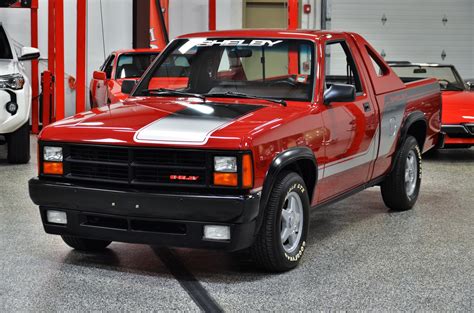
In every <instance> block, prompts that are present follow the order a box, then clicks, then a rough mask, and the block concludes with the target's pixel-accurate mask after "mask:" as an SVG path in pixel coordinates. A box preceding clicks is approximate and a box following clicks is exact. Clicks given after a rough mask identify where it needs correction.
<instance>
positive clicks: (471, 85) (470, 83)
mask: <svg viewBox="0 0 474 313" xmlns="http://www.w3.org/2000/svg"><path fill="white" fill-rule="evenodd" d="M464 82H465V83H466V85H467V88H468V89H469V91H474V78H468V79H465V80H464Z"/></svg>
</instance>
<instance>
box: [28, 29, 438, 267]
mask: <svg viewBox="0 0 474 313" xmlns="http://www.w3.org/2000/svg"><path fill="white" fill-rule="evenodd" d="M328 55H330V58H328V57H327V56H328ZM379 73H381V74H379ZM132 89H133V90H134V91H133V93H132V94H131V95H130V97H129V98H127V99H125V100H124V101H122V102H119V103H115V104H112V105H110V106H106V107H101V108H97V109H93V110H92V111H90V112H86V113H82V114H77V115H75V116H73V117H70V118H67V119H65V120H62V121H59V122H57V123H55V124H53V125H50V126H48V127H46V128H45V129H43V131H42V132H41V134H40V136H39V151H40V153H39V175H38V176H39V177H37V178H33V179H31V180H30V182H29V191H30V196H31V198H32V199H33V201H34V203H36V204H37V205H39V209H40V212H41V217H42V221H43V226H44V228H45V230H46V232H47V233H50V234H56V235H61V236H62V238H63V240H64V241H65V242H66V243H67V244H68V245H70V246H71V247H74V248H76V249H79V250H98V249H104V248H105V247H107V246H108V245H109V244H110V242H111V241H122V242H134V243H145V244H154V245H161V246H168V247H194V248H208V249H224V250H227V251H237V250H242V249H246V248H250V251H251V253H252V255H253V258H254V260H255V261H256V263H257V264H258V265H260V266H262V267H263V268H265V269H267V270H271V271H285V270H289V269H291V268H293V267H295V266H296V265H297V264H298V262H299V261H300V260H301V257H302V255H303V254H304V252H305V249H307V247H308V245H307V240H308V239H309V238H308V227H309V214H310V211H311V210H312V209H314V208H317V207H321V206H324V205H328V204H331V203H333V202H334V201H338V200H340V199H342V198H344V197H347V196H350V195H352V194H354V193H356V192H358V191H361V190H363V189H365V188H368V187H371V186H375V185H380V186H381V191H382V196H383V199H384V201H385V203H386V205H387V206H388V207H389V208H391V209H393V210H396V211H403V210H408V209H411V208H412V207H413V206H414V205H415V202H416V201H417V198H418V194H419V191H420V182H421V174H422V171H421V153H422V152H424V151H427V150H429V149H432V148H433V147H434V146H435V145H436V144H437V143H438V142H440V126H441V125H440V118H441V116H440V114H441V111H440V107H441V94H440V87H439V84H438V82H437V80H435V79H425V80H419V81H416V82H412V83H408V84H406V85H405V84H404V83H403V82H402V81H401V80H400V79H399V78H398V76H397V75H396V74H395V73H394V72H393V71H392V70H391V68H390V67H389V66H388V65H387V64H386V63H385V62H384V60H383V58H382V57H381V56H380V55H379V54H378V53H377V52H376V51H375V50H374V49H373V48H372V47H371V46H370V45H369V44H368V43H367V42H366V41H365V40H364V39H363V38H362V37H361V36H359V35H357V34H354V33H344V32H327V31H307V30H304V31H303V30H301V31H287V30H285V31H277V30H240V31H220V32H209V33H198V34H191V35H187V36H182V37H179V38H178V39H176V40H174V41H173V42H172V43H171V44H170V45H169V46H168V47H167V48H166V49H165V51H164V52H163V53H162V55H161V56H160V57H159V58H158V59H156V60H155V62H154V63H153V64H152V65H151V67H150V68H149V70H148V71H147V73H146V74H145V75H144V76H143V77H142V78H141V79H140V81H139V82H138V85H136V82H135V81H127V80H125V81H124V82H123V84H122V92H123V93H129V92H130V91H131V90H132ZM441 142H442V140H441Z"/></svg>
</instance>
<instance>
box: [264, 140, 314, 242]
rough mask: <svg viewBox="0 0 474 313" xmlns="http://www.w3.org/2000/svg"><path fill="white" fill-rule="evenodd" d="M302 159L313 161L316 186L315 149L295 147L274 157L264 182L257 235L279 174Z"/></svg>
mask: <svg viewBox="0 0 474 313" xmlns="http://www.w3.org/2000/svg"><path fill="white" fill-rule="evenodd" d="M300 160H309V161H311V162H312V163H313V165H314V168H315V173H314V175H315V182H314V186H315V187H316V184H317V182H318V163H317V160H316V157H315V156H314V153H313V151H312V150H311V149H310V148H308V147H293V148H289V149H287V150H285V151H283V152H280V153H279V154H277V155H276V156H275V158H274V159H273V161H272V163H271V164H270V167H269V168H268V171H267V175H266V176H265V181H264V183H263V188H262V197H261V199H260V210H259V214H258V217H257V228H256V233H255V235H257V234H258V232H259V231H260V227H261V225H262V222H263V216H264V214H263V213H264V211H265V208H266V206H267V203H268V200H269V198H270V193H271V191H272V189H273V186H274V185H275V182H276V180H277V177H278V175H279V174H280V172H281V171H282V170H283V169H284V168H285V167H287V166H288V165H291V164H293V163H295V162H297V161H300ZM313 196H314V195H313ZM311 200H312V199H310V203H311Z"/></svg>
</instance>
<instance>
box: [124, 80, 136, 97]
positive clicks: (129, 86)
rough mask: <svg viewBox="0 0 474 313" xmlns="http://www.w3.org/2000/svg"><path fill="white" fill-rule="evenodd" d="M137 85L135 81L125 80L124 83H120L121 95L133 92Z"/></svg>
mask: <svg viewBox="0 0 474 313" xmlns="http://www.w3.org/2000/svg"><path fill="white" fill-rule="evenodd" d="M136 84H137V81H136V80H133V79H125V80H124V81H122V90H121V92H122V93H123V94H126V95H128V94H130V93H131V92H132V90H133V88H135V85H136Z"/></svg>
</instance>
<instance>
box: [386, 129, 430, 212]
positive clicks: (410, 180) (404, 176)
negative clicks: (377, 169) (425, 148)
mask: <svg viewBox="0 0 474 313" xmlns="http://www.w3.org/2000/svg"><path fill="white" fill-rule="evenodd" d="M396 162H397V163H396V164H395V167H394V169H393V171H392V173H390V175H389V176H388V177H387V178H386V179H385V181H384V182H383V183H382V185H381V191H382V197H383V200H384V202H385V205H386V206H387V207H389V208H390V209H392V210H393V211H406V210H410V209H411V208H413V206H414V205H415V203H416V200H417V199H418V195H419V193H420V185H421V151H420V148H419V147H418V143H417V141H416V139H415V138H414V137H412V136H409V137H408V138H407V139H406V140H405V142H404V143H403V145H402V147H401V150H400V155H399V158H398V160H396Z"/></svg>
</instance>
